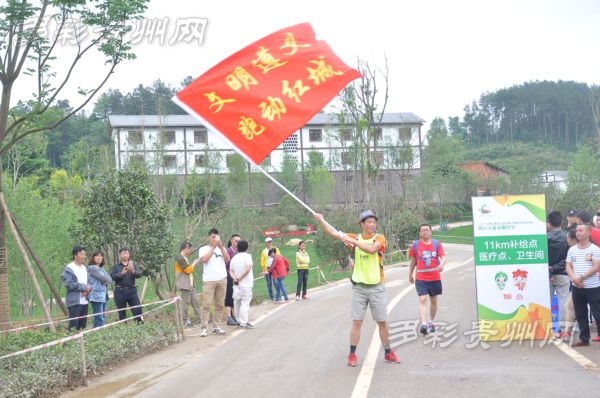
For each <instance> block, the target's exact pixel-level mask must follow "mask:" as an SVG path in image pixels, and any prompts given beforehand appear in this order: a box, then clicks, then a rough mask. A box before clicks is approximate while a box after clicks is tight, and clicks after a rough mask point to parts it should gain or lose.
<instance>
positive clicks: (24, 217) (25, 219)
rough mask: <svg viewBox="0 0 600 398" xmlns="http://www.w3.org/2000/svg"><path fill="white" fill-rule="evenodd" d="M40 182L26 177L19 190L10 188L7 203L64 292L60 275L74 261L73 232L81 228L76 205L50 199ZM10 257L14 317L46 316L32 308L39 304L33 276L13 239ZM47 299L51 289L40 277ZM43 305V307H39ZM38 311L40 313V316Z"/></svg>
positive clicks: (10, 237) (57, 285)
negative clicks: (72, 258)
mask: <svg viewBox="0 0 600 398" xmlns="http://www.w3.org/2000/svg"><path fill="white" fill-rule="evenodd" d="M39 180H40V179H39V178H38V177H36V176H29V177H22V178H20V179H19V181H18V183H17V186H16V187H15V188H11V187H8V188H7V190H6V201H7V203H8V206H9V207H10V209H11V212H12V215H13V216H14V217H15V219H16V220H17V223H18V224H19V227H20V229H21V231H22V232H23V235H24V236H25V238H26V239H27V241H28V243H29V244H30V246H31V247H32V248H34V250H35V253H36V254H37V256H38V257H39V258H40V259H41V260H42V262H43V263H44V265H45V267H46V271H47V272H48V274H49V275H50V278H51V280H52V281H53V284H54V285H55V286H56V287H57V289H59V291H60V289H63V287H62V283H61V280H60V275H61V273H62V270H63V268H64V266H65V265H66V264H67V263H69V259H70V258H71V257H70V256H71V248H72V247H73V242H72V241H71V236H70V231H71V230H72V229H73V228H75V227H76V226H77V209H76V207H75V205H74V203H73V202H61V201H59V200H58V199H57V198H55V197H52V196H46V195H44V194H43V191H42V190H41V189H40V186H39V182H40V181H39ZM8 243H9V244H8V253H9V256H10V258H12V259H13V260H12V263H11V265H12V266H11V267H10V270H9V272H10V288H11V291H12V292H14V293H15V294H13V295H11V306H12V308H13V314H15V313H19V314H20V315H21V316H30V315H37V316H40V315H42V313H41V311H39V309H40V307H39V305H38V306H37V307H35V306H32V304H33V303H34V302H36V301H37V300H35V299H34V297H35V293H34V289H33V285H32V283H31V279H30V277H29V274H28V273H27V272H25V271H24V270H25V263H24V260H23V257H22V256H21V255H20V252H19V250H18V248H17V245H16V243H15V242H14V239H12V235H10V236H9V239H8ZM39 279H40V282H41V283H40V284H41V287H42V290H43V291H44V296H46V297H48V296H49V295H50V292H49V289H48V287H47V286H46V284H45V283H43V282H42V280H41V275H40V276H39ZM38 304H39V303H38ZM35 309H38V311H37V313H36V312H35Z"/></svg>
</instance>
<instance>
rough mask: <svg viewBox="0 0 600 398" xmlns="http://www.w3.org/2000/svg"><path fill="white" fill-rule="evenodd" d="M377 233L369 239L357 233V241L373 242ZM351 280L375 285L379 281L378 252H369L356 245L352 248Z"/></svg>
mask: <svg viewBox="0 0 600 398" xmlns="http://www.w3.org/2000/svg"><path fill="white" fill-rule="evenodd" d="M376 237H377V235H373V237H372V238H371V239H363V237H362V234H358V237H357V239H358V241H359V242H362V243H364V244H367V245H368V244H373V243H374V242H375V238H376ZM352 280H353V281H354V282H355V283H364V284H365V285H377V284H378V283H380V282H381V272H380V269H379V253H373V254H369V253H367V252H365V251H363V250H362V249H361V248H360V247H358V246H356V248H355V249H354V270H353V271H352Z"/></svg>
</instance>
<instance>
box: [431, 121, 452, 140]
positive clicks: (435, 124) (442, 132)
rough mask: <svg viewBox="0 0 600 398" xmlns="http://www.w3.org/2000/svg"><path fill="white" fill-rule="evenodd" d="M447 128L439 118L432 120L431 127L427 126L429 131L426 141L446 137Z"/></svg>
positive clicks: (444, 122)
mask: <svg viewBox="0 0 600 398" xmlns="http://www.w3.org/2000/svg"><path fill="white" fill-rule="evenodd" d="M448 133H449V132H448V127H447V126H446V121H445V120H444V119H443V118H441V117H436V118H433V120H432V121H431V125H430V126H429V131H428V132H427V138H428V139H430V140H431V139H436V138H438V137H445V136H447V135H448Z"/></svg>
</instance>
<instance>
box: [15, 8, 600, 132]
mask: <svg viewBox="0 0 600 398" xmlns="http://www.w3.org/2000/svg"><path fill="white" fill-rule="evenodd" d="M392 5H393V7H394V8H391V7H392ZM146 17H147V18H163V17H169V25H167V30H166V31H167V35H166V39H165V43H163V44H162V45H161V44H160V43H159V40H158V38H155V39H154V40H153V41H152V42H151V43H148V40H145V41H144V42H143V43H140V44H137V45H136V46H135V52H136V54H137V59H136V60H134V61H127V62H125V63H123V64H122V65H120V66H119V67H118V69H117V71H116V73H115V74H114V75H113V76H112V77H111V79H110V80H109V82H108V83H107V86H106V88H115V89H116V88H118V89H120V90H121V91H123V92H127V91H130V90H131V89H132V88H134V87H135V86H136V85H137V84H140V83H143V84H150V83H151V82H152V81H154V80H155V79H158V78H160V79H161V80H163V81H165V82H167V83H170V84H179V82H181V80H182V79H183V78H184V77H185V76H187V75H191V76H194V77H197V76H199V75H201V74H202V73H203V72H204V71H206V70H207V69H209V68H210V67H211V66H213V65H214V64H215V63H217V62H219V61H220V60H222V59H223V58H225V57H227V56H228V55H230V54H231V53H233V52H235V51H237V50H239V49H240V48H241V47H243V46H245V45H247V44H249V43H251V42H252V41H254V40H257V39H259V38H261V37H263V36H265V35H267V34H269V33H271V32H273V31H276V30H278V29H281V28H284V27H286V26H289V25H293V24H296V23H300V22H305V21H308V22H310V23H311V24H312V25H313V28H314V30H315V32H316V34H317V38H318V39H324V40H325V41H327V42H328V43H329V44H330V46H331V47H332V49H333V50H334V51H335V52H336V53H337V54H338V55H339V56H340V57H341V58H342V59H343V60H345V61H346V63H348V64H350V65H354V64H355V63H356V57H360V58H363V59H366V60H367V61H369V62H370V63H371V64H372V65H379V66H383V64H384V62H383V59H384V55H386V56H387V58H388V64H389V68H390V73H389V81H390V91H389V95H390V98H389V102H388V107H387V111H388V112H413V113H415V114H416V115H418V116H420V117H422V118H423V119H425V120H427V121H431V119H432V118H434V117H435V116H442V117H448V116H455V115H458V116H462V114H463V108H464V106H465V105H466V104H468V103H470V102H471V101H473V100H474V99H477V98H479V96H480V95H481V93H482V92H486V91H494V90H496V89H499V88H503V87H508V86H511V85H514V84H520V83H523V82H526V81H531V80H558V79H562V80H575V81H581V82H587V83H600V1H597V0H568V1H567V0H485V1H481V0H453V1H448V0H421V1H398V2H389V1H381V0H370V1H364V0H362V1H356V0H346V1H325V0H302V1H296V2H284V1H256V0H255V1H243V2H242V1H232V2H226V1H191V0H152V1H151V2H150V5H149V8H148V11H147V14H146ZM186 17H198V18H207V19H208V24H207V26H206V31H205V36H204V41H203V43H202V44H198V42H197V41H196V42H193V43H183V42H179V43H175V44H173V45H169V44H168V43H167V42H168V39H169V37H170V36H171V35H172V34H173V33H174V30H175V24H176V19H177V18H186ZM86 68H87V70H88V71H89V73H88V74H80V75H79V77H78V80H76V81H74V82H73V83H74V84H73V87H76V86H85V85H86V83H88V82H89V81H90V80H91V79H93V78H94V77H95V76H99V74H100V71H101V68H99V67H98V66H96V65H91V64H89V65H88V66H86ZM23 83H24V82H23ZM18 87H19V86H18ZM19 89H20V91H19V92H18V93H17V94H18V95H17V97H19V96H21V97H22V96H24V95H26V94H27V93H28V92H31V90H28V87H27V85H25V84H22V85H21V86H20V87H19ZM73 90H74V88H72V89H71V91H70V92H71V93H73V92H74V91H73ZM67 94H68V93H67ZM69 98H70V99H71V100H72V102H73V103H75V101H76V98H75V96H74V95H71V96H70V97H69Z"/></svg>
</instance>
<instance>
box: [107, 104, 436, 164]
mask: <svg viewBox="0 0 600 398" xmlns="http://www.w3.org/2000/svg"><path fill="white" fill-rule="evenodd" d="M109 123H110V133H111V136H112V139H113V140H114V143H115V159H116V163H117V164H116V166H117V168H118V169H121V168H123V167H124V166H125V165H127V163H129V162H133V161H135V162H145V163H146V165H148V168H149V170H150V172H151V173H152V174H171V175H188V174H191V173H194V172H196V173H204V172H205V171H206V167H207V166H210V167H212V168H213V170H214V171H215V172H219V173H227V171H228V168H227V160H228V159H230V156H231V155H233V154H234V153H235V152H234V151H233V150H232V149H231V146H230V144H229V143H227V142H226V141H224V140H223V139H222V138H221V137H220V136H219V135H218V134H217V133H214V132H213V131H210V130H207V129H206V128H205V127H204V126H202V125H201V124H200V123H199V122H198V121H196V119H194V118H193V117H192V116H187V115H169V116H157V115H148V116H141V115H112V116H109ZM423 123H424V120H422V119H421V118H419V117H418V116H416V115H414V114H412V113H386V114H384V117H383V120H382V123H381V129H380V131H378V136H377V141H378V148H377V150H376V151H375V152H373V153H372V159H373V160H374V161H376V162H377V163H378V165H379V167H380V170H394V169H398V168H402V169H410V170H412V171H413V172H414V171H418V170H420V168H421V161H420V160H421V150H422V145H421V126H422V125H423ZM352 134H353V133H352V130H344V129H340V128H339V125H338V123H337V118H336V116H335V115H332V114H325V113H319V114H317V115H315V116H314V117H313V118H312V119H311V120H310V121H309V122H308V123H307V124H306V125H305V126H304V127H302V128H301V129H299V130H298V131H296V132H295V133H294V134H292V135H291V136H290V137H289V138H288V139H287V140H286V141H285V142H284V143H282V144H281V145H280V146H279V147H278V148H277V149H276V150H275V151H273V152H272V153H271V154H270V156H269V157H268V158H267V159H265V161H264V162H263V166H264V168H265V169H266V170H267V171H269V172H277V171H280V170H281V166H282V163H283V158H284V155H287V156H292V157H294V158H296V159H297V160H298V162H299V164H300V165H304V164H307V162H308V159H309V153H311V152H317V153H319V154H320V155H319V156H320V157H322V159H323V161H324V164H325V166H326V167H327V168H329V169H330V170H331V171H332V172H334V173H335V172H340V171H343V170H345V169H346V170H348V169H350V168H351V164H352V162H353V156H352V153H351V149H349V147H350V146H351V144H352ZM408 147H410V148H412V153H413V157H412V159H411V161H410V163H411V164H410V165H408V164H399V158H398V156H395V155H396V154H397V153H399V149H400V148H403V149H406V148H408Z"/></svg>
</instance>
